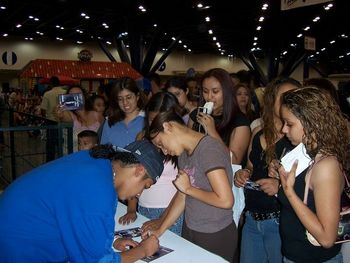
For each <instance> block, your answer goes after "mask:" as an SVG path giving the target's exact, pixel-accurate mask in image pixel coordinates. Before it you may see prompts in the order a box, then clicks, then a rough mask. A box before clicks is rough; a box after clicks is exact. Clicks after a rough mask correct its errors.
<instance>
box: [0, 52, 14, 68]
mask: <svg viewBox="0 0 350 263" xmlns="http://www.w3.org/2000/svg"><path fill="white" fill-rule="evenodd" d="M1 60H2V63H4V64H5V65H7V66H12V65H15V64H16V62H17V55H16V53H15V52H13V51H5V52H4V53H2V56H1Z"/></svg>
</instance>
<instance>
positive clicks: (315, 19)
mask: <svg viewBox="0 0 350 263" xmlns="http://www.w3.org/2000/svg"><path fill="white" fill-rule="evenodd" d="M318 20H320V17H319V16H316V17H315V18H314V19H313V20H312V21H314V22H317V21H318Z"/></svg>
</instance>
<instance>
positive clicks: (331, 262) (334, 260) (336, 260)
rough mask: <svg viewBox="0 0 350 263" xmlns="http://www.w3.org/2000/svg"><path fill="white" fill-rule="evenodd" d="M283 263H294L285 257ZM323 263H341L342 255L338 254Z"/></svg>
mask: <svg viewBox="0 0 350 263" xmlns="http://www.w3.org/2000/svg"><path fill="white" fill-rule="evenodd" d="M283 263H295V262H294V261H291V260H289V259H288V258H286V257H283ZM323 263H343V255H342V253H341V252H339V253H338V254H337V255H336V256H335V257H333V258H331V259H329V260H327V261H324V262H323Z"/></svg>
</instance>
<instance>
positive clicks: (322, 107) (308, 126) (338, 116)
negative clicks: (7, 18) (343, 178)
mask: <svg viewBox="0 0 350 263" xmlns="http://www.w3.org/2000/svg"><path fill="white" fill-rule="evenodd" d="M281 102H282V105H283V106H285V107H287V109H289V110H290V111H291V112H292V113H293V114H294V115H295V116H296V117H297V118H298V119H299V120H300V122H301V123H302V125H303V129H304V133H305V134H304V138H303V143H305V145H306V149H307V151H308V154H309V155H310V156H311V158H315V156H316V154H318V153H321V154H322V155H325V156H334V157H336V158H337V160H338V161H339V163H340V164H341V168H342V170H343V171H344V172H345V173H346V175H347V176H348V177H349V176H350V162H349V160H350V151H349V150H350V137H349V126H348V121H347V119H346V118H345V116H344V115H343V113H342V112H341V110H340V107H339V105H338V104H337V102H336V101H335V100H334V98H332V97H331V95H330V94H329V93H328V92H327V91H325V90H321V89H318V88H302V89H297V90H291V91H287V92H286V93H284V94H283V95H282V99H281ZM315 145H316V147H315Z"/></svg>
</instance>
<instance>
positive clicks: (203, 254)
mask: <svg viewBox="0 0 350 263" xmlns="http://www.w3.org/2000/svg"><path fill="white" fill-rule="evenodd" d="M125 214H126V206H125V205H123V204H122V203H118V207H117V213H116V215H115V218H114V220H115V230H123V229H129V228H134V227H141V226H142V224H143V223H144V222H145V221H148V219H147V218H146V217H144V216H142V215H140V214H137V219H136V221H135V222H134V223H131V224H129V225H120V224H119V223H118V218H119V217H121V216H123V215H125ZM135 240H136V241H141V238H140V237H137V238H135ZM159 244H160V245H161V246H164V247H167V248H171V249H173V250H174V251H173V252H171V253H169V254H167V255H165V256H163V257H160V258H158V259H156V260H154V261H152V262H154V263H179V262H181V263H197V262H200V263H225V262H227V261H226V260H225V259H223V258H222V257H220V256H218V255H215V254H213V253H211V252H209V251H207V250H205V249H203V248H201V247H199V246H197V245H195V244H193V243H191V242H189V241H187V240H186V239H184V238H182V237H180V236H178V235H176V234H174V233H173V232H171V231H169V230H167V231H165V232H164V234H163V235H162V236H161V237H160V238H159ZM136 262H137V263H144V261H142V260H138V261H136Z"/></svg>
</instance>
